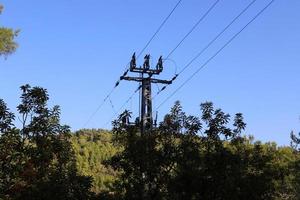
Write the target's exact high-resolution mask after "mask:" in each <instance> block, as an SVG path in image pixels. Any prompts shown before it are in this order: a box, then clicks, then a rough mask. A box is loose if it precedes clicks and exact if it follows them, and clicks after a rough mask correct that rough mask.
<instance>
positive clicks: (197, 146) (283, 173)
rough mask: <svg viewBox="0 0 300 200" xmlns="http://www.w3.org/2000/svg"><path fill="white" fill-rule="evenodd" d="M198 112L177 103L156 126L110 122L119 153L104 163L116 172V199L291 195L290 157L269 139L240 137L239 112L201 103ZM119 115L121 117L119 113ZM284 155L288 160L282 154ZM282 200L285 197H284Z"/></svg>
mask: <svg viewBox="0 0 300 200" xmlns="http://www.w3.org/2000/svg"><path fill="white" fill-rule="evenodd" d="M200 108H201V116H200V117H197V116H188V115H186V113H185V112H183V109H182V107H181V105H180V103H179V102H176V103H175V105H174V107H173V108H172V109H171V112H170V113H169V114H167V115H166V116H165V117H164V120H163V121H162V122H161V123H160V125H159V127H158V128H157V129H153V130H149V132H146V133H145V134H141V133H140V132H139V127H138V126H130V125H128V124H126V123H122V120H121V118H120V120H119V121H115V122H114V129H113V133H114V138H115V142H116V144H119V145H121V146H123V148H124V151H122V152H119V153H117V154H116V155H115V156H113V157H112V159H110V160H109V161H108V162H107V164H109V165H110V166H112V167H113V168H114V169H115V170H117V171H119V172H120V173H121V174H120V176H119V178H118V179H117V181H116V182H115V188H114V194H116V195H117V197H119V198H120V199H175V200H176V199H204V200H205V199H220V200H221V199H222V200H226V199H228V200H235V199H236V200H238V199H254V200H255V199H257V200H259V199H276V198H277V199H282V198H281V197H288V198H289V199H293V198H294V197H295V195H294V194H293V190H292V189H290V187H292V186H291V185H292V184H290V183H291V180H290V178H289V177H292V176H293V174H292V172H291V170H290V168H289V166H288V165H289V163H290V160H292V158H293V155H292V154H290V153H289V152H288V151H281V149H279V148H277V146H276V145H275V144H273V143H269V144H262V143H261V142H254V143H253V141H252V140H251V138H247V137H242V136H241V134H242V131H243V130H244V129H245V127H246V124H245V123H244V120H243V116H242V114H241V113H237V114H236V115H235V117H234V119H233V124H232V125H230V122H231V121H230V115H229V114H226V113H224V112H223V111H222V110H221V109H215V108H214V107H213V104H212V103H210V102H206V103H203V104H201V106H200ZM121 116H122V115H121ZM287 157H288V158H287ZM286 199H287V198H286Z"/></svg>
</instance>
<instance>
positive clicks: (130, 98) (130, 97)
mask: <svg viewBox="0 0 300 200" xmlns="http://www.w3.org/2000/svg"><path fill="white" fill-rule="evenodd" d="M141 87H142V86H141V85H140V86H139V87H138V88H137V89H136V90H135V91H134V92H133V93H132V94H131V95H130V96H129V97H128V99H127V100H126V101H125V102H124V103H123V104H122V106H121V107H120V108H119V109H118V110H117V111H116V112H115V113H114V115H113V116H112V117H111V118H110V120H109V121H107V122H106V123H105V125H107V124H108V123H109V122H111V121H112V120H113V119H114V118H115V117H116V116H117V115H118V113H119V112H120V111H121V110H122V109H123V108H124V107H125V106H126V105H127V104H128V102H129V101H130V100H132V98H133V97H134V95H135V94H136V93H137V92H138V91H139V90H140V88H141Z"/></svg>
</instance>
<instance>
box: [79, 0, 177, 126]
mask: <svg viewBox="0 0 300 200" xmlns="http://www.w3.org/2000/svg"><path fill="white" fill-rule="evenodd" d="M181 2H182V0H179V1H178V2H177V3H176V5H175V6H174V7H173V9H172V10H171V12H170V13H169V14H168V15H167V17H166V18H165V19H164V20H163V22H162V23H161V24H160V26H159V27H158V28H157V30H156V31H155V32H154V34H153V35H152V36H151V38H150V39H149V40H148V42H147V43H146V45H145V46H144V47H143V49H142V50H141V52H140V53H139V55H138V57H140V55H141V54H142V53H143V52H144V51H145V49H146V48H147V47H148V46H149V44H150V43H151V42H152V40H153V39H154V38H155V36H156V35H157V34H158V32H159V31H160V30H161V29H162V27H163V26H164V25H165V23H166V22H167V21H168V19H169V18H170V17H171V15H172V14H173V13H174V11H175V10H176V8H177V7H178V6H179V4H180V3H181ZM138 57H137V58H138ZM127 73H128V64H127V65H126V67H125V72H124V73H123V76H124V75H126V74H127ZM120 81H121V80H120V79H119V80H118V81H117V82H116V84H115V86H114V87H113V88H112V90H111V91H110V92H109V93H108V95H107V96H106V97H105V98H104V99H103V101H102V102H101V103H100V104H99V106H98V107H97V108H96V110H95V111H94V112H93V113H92V115H91V116H90V117H89V118H88V120H87V121H86V122H85V124H84V125H83V127H85V126H86V125H87V124H88V123H89V122H90V121H91V120H92V119H93V118H94V116H95V115H96V114H97V112H98V111H99V110H100V109H101V108H102V106H103V105H104V103H105V102H106V101H107V99H108V98H110V96H111V94H112V93H113V92H114V90H115V89H116V87H118V85H119V84H120ZM134 94H135V92H134Z"/></svg>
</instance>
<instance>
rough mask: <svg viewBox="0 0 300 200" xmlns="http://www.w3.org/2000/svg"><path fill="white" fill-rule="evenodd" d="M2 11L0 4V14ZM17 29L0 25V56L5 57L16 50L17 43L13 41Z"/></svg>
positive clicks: (17, 31)
mask: <svg viewBox="0 0 300 200" xmlns="http://www.w3.org/2000/svg"><path fill="white" fill-rule="evenodd" d="M2 11H3V6H2V5H1V4H0V14H1V13H2ZM18 33H19V30H13V29H11V28H6V27H0V56H4V57H7V56H8V55H10V54H12V53H13V52H15V51H16V49H17V47H18V44H17V43H16V42H15V37H16V36H17V35H18Z"/></svg>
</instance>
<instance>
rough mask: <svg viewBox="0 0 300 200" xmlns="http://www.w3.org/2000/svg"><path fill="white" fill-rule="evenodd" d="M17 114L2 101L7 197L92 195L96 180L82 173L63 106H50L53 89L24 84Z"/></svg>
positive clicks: (0, 169)
mask: <svg viewBox="0 0 300 200" xmlns="http://www.w3.org/2000/svg"><path fill="white" fill-rule="evenodd" d="M21 90H22V95H21V104H20V105H19V106H18V107H17V109H18V112H19V114H20V117H19V120H20V122H21V128H20V129H18V128H16V127H15V125H14V124H13V123H14V118H15V116H14V114H12V113H11V112H9V110H8V109H7V107H6V105H5V103H4V102H3V100H1V101H0V131H1V136H0V164H1V165H0V176H1V185H0V195H1V197H2V198H4V199H5V198H7V199H89V198H90V196H91V193H90V192H89V188H90V186H91V179H90V178H89V177H84V176H79V175H78V173H77V169H76V163H75V158H74V153H73V150H72V146H71V143H70V130H69V127H68V126H66V125H61V124H60V109H59V107H58V106H54V107H53V108H48V107H47V102H48V99H49V97H48V93H47V90H45V89H43V88H40V87H33V88H32V87H30V86H29V85H24V86H22V87H21Z"/></svg>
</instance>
